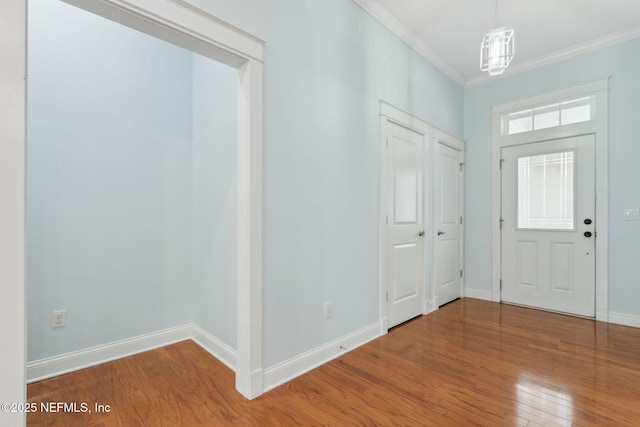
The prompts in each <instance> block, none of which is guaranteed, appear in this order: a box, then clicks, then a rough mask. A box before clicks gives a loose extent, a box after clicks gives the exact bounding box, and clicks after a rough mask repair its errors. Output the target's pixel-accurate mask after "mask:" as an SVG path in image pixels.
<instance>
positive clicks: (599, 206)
mask: <svg viewBox="0 0 640 427" xmlns="http://www.w3.org/2000/svg"><path fill="white" fill-rule="evenodd" d="M608 92H609V80H608V78H603V79H600V80H596V81H592V82H587V83H584V84H580V85H576V86H571V87H567V88H563V89H560V90H556V91H553V92H549V93H544V94H541V95H537V96H532V97H529V98H525V99H520V100H516V101H511V102H506V103H504V104H500V105H495V106H493V108H492V117H493V118H492V134H493V137H492V141H493V142H492V147H493V148H492V176H491V188H492V193H493V195H492V216H491V219H492V225H491V230H492V234H491V235H492V239H491V240H492V291H491V299H492V300H493V301H496V302H499V301H500V300H501V289H500V276H501V265H500V263H501V244H500V197H501V184H500V157H501V150H502V148H503V147H508V146H513V145H520V144H528V143H532V142H537V141H545V140H551V139H558V138H567V137H572V136H579V135H587V134H593V135H595V140H596V149H595V150H596V218H597V224H598V226H597V227H598V228H597V230H596V231H597V238H596V241H595V245H596V254H597V255H596V278H595V279H596V293H595V300H596V320H600V321H604V322H607V321H608V320H609V319H608V317H609V314H608V306H609V303H608V282H607V278H608V265H609V262H608V247H609V236H608V224H609V219H608V205H609V199H608ZM588 96H591V97H593V105H594V108H595V114H594V112H593V111H592V120H590V121H586V122H582V123H575V124H569V125H564V126H559V127H554V128H548V129H541V130H534V131H531V132H523V133H517V134H513V135H503V132H501V129H502V118H503V116H504V115H505V114H508V113H513V112H517V111H523V110H526V109H529V108H535V107H538V106H540V105H548V104H552V103H554V102H560V101H565V100H568V99H576V98H581V97H588Z"/></svg>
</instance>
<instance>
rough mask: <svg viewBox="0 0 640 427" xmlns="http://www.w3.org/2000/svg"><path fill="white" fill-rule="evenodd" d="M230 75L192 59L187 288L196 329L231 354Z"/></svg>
mask: <svg viewBox="0 0 640 427" xmlns="http://www.w3.org/2000/svg"><path fill="white" fill-rule="evenodd" d="M237 98H238V73H237V71H236V70H235V69H233V68H230V67H227V66H225V65H222V64H220V63H217V62H214V61H212V60H210V59H208V58H204V57H202V56H199V55H193V223H192V229H193V267H192V274H193V278H192V280H193V285H194V295H195V296H196V298H195V302H194V304H195V305H194V313H195V321H196V324H197V325H198V326H200V327H202V328H203V329H204V330H206V331H207V332H209V333H210V334H212V335H213V336H215V337H216V338H218V339H220V340H222V341H223V342H224V343H226V344H227V345H229V346H231V347H232V348H236V256H235V255H236V132H237V127H236V110H237Z"/></svg>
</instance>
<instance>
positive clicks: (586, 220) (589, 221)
mask: <svg viewBox="0 0 640 427" xmlns="http://www.w3.org/2000/svg"><path fill="white" fill-rule="evenodd" d="M591 222H592V221H591V220H590V219H589V218H587V219H585V220H584V223H585V224H587V225H589V224H591Z"/></svg>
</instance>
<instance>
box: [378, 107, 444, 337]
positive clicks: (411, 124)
mask: <svg viewBox="0 0 640 427" xmlns="http://www.w3.org/2000/svg"><path fill="white" fill-rule="evenodd" d="M379 105H380V141H379V144H380V160H379V162H380V163H379V165H378V167H379V171H380V173H379V176H378V202H379V204H378V214H379V215H378V224H379V227H378V236H379V239H378V253H379V289H380V296H379V298H380V333H381V334H386V333H387V332H388V330H389V318H388V310H387V300H386V295H387V291H388V289H387V283H386V281H385V277H386V274H387V268H386V257H387V255H388V254H387V251H386V247H385V244H384V243H385V241H386V232H387V227H386V212H387V206H388V197H389V195H388V194H387V192H386V191H385V188H386V180H387V178H388V173H389V171H388V170H387V166H386V151H387V150H386V141H385V138H386V132H385V128H386V126H387V123H388V122H389V123H393V124H396V125H399V126H402V127H405V128H407V129H410V130H411V131H413V132H415V133H418V134H420V135H422V136H423V138H424V144H425V145H424V149H423V150H422V152H423V159H422V160H423V162H422V164H423V165H424V167H425V168H426V169H430V166H427V165H429V163H428V160H429V159H430V158H431V157H432V156H431V143H430V133H431V125H430V124H429V123H427V122H426V121H424V120H422V119H420V118H419V117H416V116H414V115H413V114H411V113H409V112H407V111H404V110H402V109H400V108H397V107H395V106H393V105H392V104H389V103H388V102H386V101H384V100H380V101H379ZM429 174H430V171H426V172H425V173H423V174H422V177H423V178H422V179H423V186H422V188H423V193H424V194H423V198H422V203H423V207H422V212H423V227H424V229H425V230H431V228H432V226H431V222H430V221H431V215H427V214H426V212H430V211H428V210H427V207H429V206H432V202H431V191H429V190H428V189H429V187H428V184H429V183H430V181H431V180H430V177H429ZM425 216H426V218H425ZM430 234H431V233H428V234H427V235H426V236H425V237H424V239H425V240H424V249H425V250H423V266H424V268H423V296H424V301H423V314H427V313H429V312H431V311H433V301H432V300H431V299H430V298H429V293H428V292H427V286H426V285H427V276H428V273H427V270H429V269H430V268H431V266H430V263H429V260H430V259H431V256H430V248H431V247H432V241H431V235H430Z"/></svg>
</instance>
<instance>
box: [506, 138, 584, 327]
mask: <svg viewBox="0 0 640 427" xmlns="http://www.w3.org/2000/svg"><path fill="white" fill-rule="evenodd" d="M594 146H595V140H594V137H593V135H585V136H580V137H573V138H565V139H559V140H553V141H544V142H537V143H532V144H524V145H519V146H515V147H506V148H503V149H502V154H503V155H502V157H503V167H502V220H503V222H502V300H503V301H505V302H512V303H516V304H522V305H528V306H533V307H539V308H543V309H549V310H555V311H562V312H566V313H571V314H578V315H582V316H589V317H593V316H594V315H595V224H596V221H595V220H596V218H595V155H594ZM587 219H590V220H591V221H585V220H587ZM586 222H589V223H588V224H587V223H586ZM585 232H589V233H591V235H589V234H588V233H587V234H586V235H585Z"/></svg>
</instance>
